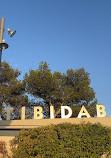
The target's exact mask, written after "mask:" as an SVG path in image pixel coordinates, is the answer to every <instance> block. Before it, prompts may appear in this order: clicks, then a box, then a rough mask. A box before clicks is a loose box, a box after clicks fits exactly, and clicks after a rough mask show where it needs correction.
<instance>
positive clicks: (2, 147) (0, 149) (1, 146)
mask: <svg viewBox="0 0 111 158" xmlns="http://www.w3.org/2000/svg"><path fill="white" fill-rule="evenodd" d="M7 154H8V153H7V150H6V143H5V142H4V141H2V140H0V157H1V158H2V157H3V158H4V157H6V156H8V155H7Z"/></svg>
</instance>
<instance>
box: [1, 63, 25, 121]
mask: <svg viewBox="0 0 111 158" xmlns="http://www.w3.org/2000/svg"><path fill="white" fill-rule="evenodd" d="M19 75H20V71H18V70H17V69H13V68H12V67H11V66H9V64H8V63H6V62H3V63H2V72H1V74H0V113H1V117H2V119H6V116H5V113H4V111H3V106H4V105H5V106H11V107H13V108H14V114H13V118H17V119H18V118H20V114H19V113H20V112H19V110H20V108H21V107H22V106H23V105H24V106H25V105H27V97H26V96H25V95H24V93H25V84H24V83H23V82H22V81H19V80H18V79H17V77H18V76H19Z"/></svg>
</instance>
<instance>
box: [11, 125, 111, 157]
mask: <svg viewBox="0 0 111 158" xmlns="http://www.w3.org/2000/svg"><path fill="white" fill-rule="evenodd" d="M16 144H17V147H14V148H13V158H52V157H53V158H86V157H87V158H100V157H101V155H103V154H104V153H110V151H111V129H110V128H107V127H104V126H102V125H101V124H99V123H97V124H91V123H87V124H85V123H82V124H77V125H75V124H70V123H64V124H58V125H50V126H45V127H39V128H36V129H28V130H23V131H21V132H20V133H19V136H18V137H16V138H15V139H14V142H13V145H16Z"/></svg>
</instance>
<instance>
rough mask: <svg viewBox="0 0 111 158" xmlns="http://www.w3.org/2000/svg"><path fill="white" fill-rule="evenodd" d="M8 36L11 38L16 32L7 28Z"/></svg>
mask: <svg viewBox="0 0 111 158" xmlns="http://www.w3.org/2000/svg"><path fill="white" fill-rule="evenodd" d="M7 31H8V34H10V37H13V36H14V35H15V33H16V30H10V29H9V28H8V29H7Z"/></svg>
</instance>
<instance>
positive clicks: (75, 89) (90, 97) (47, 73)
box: [24, 62, 97, 117]
mask: <svg viewBox="0 0 111 158" xmlns="http://www.w3.org/2000/svg"><path fill="white" fill-rule="evenodd" d="M24 82H25V84H26V92H28V93H29V94H31V95H33V96H35V97H37V98H42V99H43V100H44V102H45V103H46V104H47V105H48V106H50V105H53V106H54V107H55V117H56V116H57V115H58V114H60V106H61V105H68V106H69V105H70V106H73V107H76V109H77V110H76V111H78V109H80V107H81V106H82V105H84V106H87V107H88V109H89V110H90V115H91V116H94V115H95V114H96V113H95V112H96V110H95V108H96V106H95V105H96V103H97V99H96V98H95V92H94V89H93V88H91V87H90V82H91V80H90V79H89V73H88V72H86V71H85V69H84V68H80V69H76V70H73V69H68V70H67V72H66V73H60V72H54V73H52V72H51V69H50V68H49V66H48V64H47V63H46V62H41V63H40V65H39V67H38V69H37V70H30V71H29V74H27V73H26V74H25V79H24ZM74 116H77V113H75V114H74Z"/></svg>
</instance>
